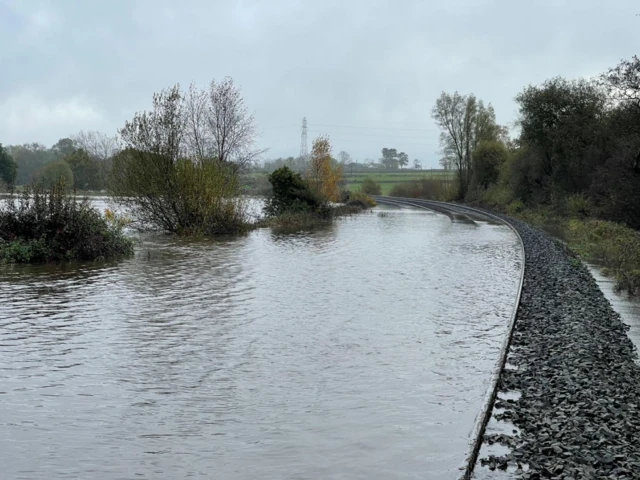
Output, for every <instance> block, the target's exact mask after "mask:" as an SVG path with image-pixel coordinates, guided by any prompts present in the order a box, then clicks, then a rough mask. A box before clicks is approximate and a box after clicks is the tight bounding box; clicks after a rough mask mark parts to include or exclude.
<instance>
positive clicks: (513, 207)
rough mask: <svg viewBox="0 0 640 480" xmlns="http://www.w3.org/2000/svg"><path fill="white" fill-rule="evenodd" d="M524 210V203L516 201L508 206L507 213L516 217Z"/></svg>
mask: <svg viewBox="0 0 640 480" xmlns="http://www.w3.org/2000/svg"><path fill="white" fill-rule="evenodd" d="M523 210H524V203H523V202H522V200H514V201H513V202H511V203H509V204H508V205H507V213H508V214H509V215H516V214H518V213H521V212H522V211H523Z"/></svg>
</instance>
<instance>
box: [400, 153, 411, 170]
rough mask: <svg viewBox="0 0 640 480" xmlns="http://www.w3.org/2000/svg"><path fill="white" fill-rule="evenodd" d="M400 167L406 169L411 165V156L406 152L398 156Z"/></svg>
mask: <svg viewBox="0 0 640 480" xmlns="http://www.w3.org/2000/svg"><path fill="white" fill-rule="evenodd" d="M398 165H400V168H404V167H406V166H407V165H409V155H407V154H406V153H404V152H400V153H399V154H398Z"/></svg>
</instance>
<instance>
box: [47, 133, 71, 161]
mask: <svg viewBox="0 0 640 480" xmlns="http://www.w3.org/2000/svg"><path fill="white" fill-rule="evenodd" d="M76 149H77V146H76V142H74V141H73V140H72V139H70V138H61V139H60V140H58V141H57V142H56V143H55V144H54V145H53V146H52V147H51V151H52V152H53V158H54V159H55V160H62V159H63V158H64V157H66V156H68V155H71V154H72V153H73V152H75V151H76Z"/></svg>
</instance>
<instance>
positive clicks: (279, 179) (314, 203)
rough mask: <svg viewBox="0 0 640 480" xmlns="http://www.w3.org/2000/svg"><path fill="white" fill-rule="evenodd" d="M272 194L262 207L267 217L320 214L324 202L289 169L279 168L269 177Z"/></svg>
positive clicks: (298, 175) (297, 174)
mask: <svg viewBox="0 0 640 480" xmlns="http://www.w3.org/2000/svg"><path fill="white" fill-rule="evenodd" d="M269 183H271V189H272V194H271V196H270V197H269V198H267V201H266V203H265V206H264V213H265V215H267V216H269V217H273V216H277V215H282V214H284V213H299V212H320V211H321V210H322V207H323V206H326V205H325V202H323V201H322V200H321V199H320V197H319V196H318V195H317V194H316V193H315V192H313V191H312V190H311V188H310V187H309V184H308V183H307V182H306V181H305V180H304V179H303V178H302V177H301V176H300V174H299V173H295V172H294V171H293V170H291V169H290V168H289V167H286V166H285V167H281V168H279V169H277V170H275V171H274V172H273V173H271V174H270V175H269Z"/></svg>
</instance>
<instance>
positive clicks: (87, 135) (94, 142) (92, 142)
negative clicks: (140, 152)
mask: <svg viewBox="0 0 640 480" xmlns="http://www.w3.org/2000/svg"><path fill="white" fill-rule="evenodd" d="M71 139H72V140H74V141H75V142H76V145H77V146H78V147H79V148H82V149H83V150H84V151H86V152H87V153H88V154H89V155H90V156H92V157H94V158H97V159H99V160H103V161H104V160H107V159H109V158H111V157H113V156H114V155H115V154H116V153H118V152H119V151H120V146H119V144H118V137H117V136H115V135H114V136H113V137H110V136H109V135H106V134H104V133H101V132H98V131H87V132H85V131H84V130H80V132H79V133H78V134H76V135H74V136H73V137H71Z"/></svg>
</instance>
